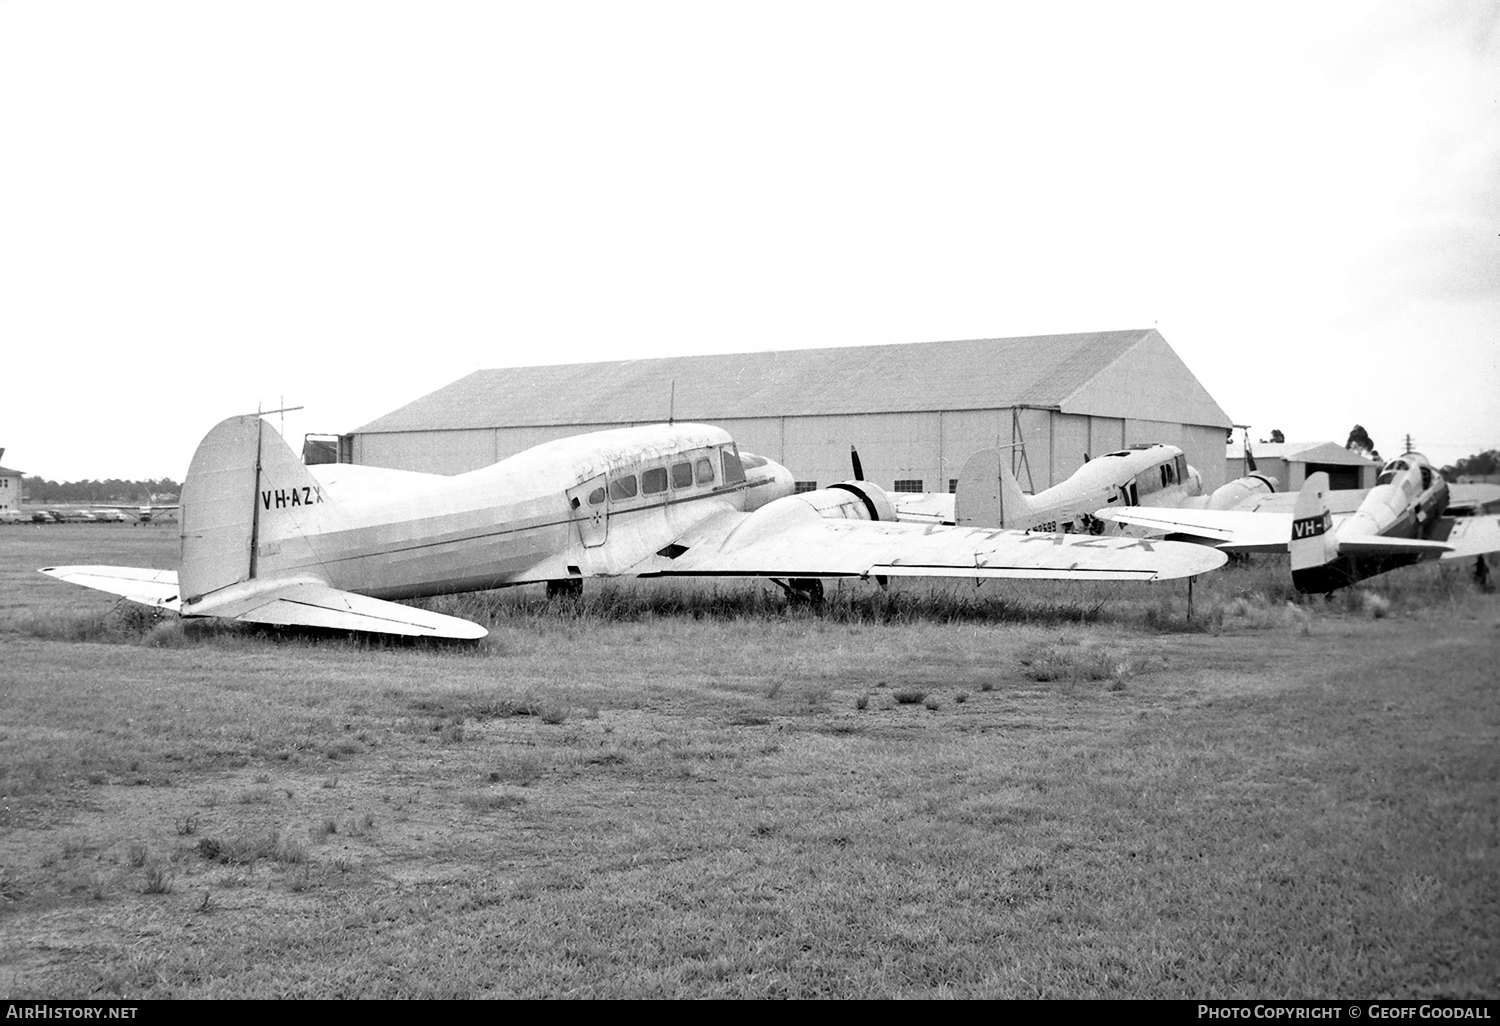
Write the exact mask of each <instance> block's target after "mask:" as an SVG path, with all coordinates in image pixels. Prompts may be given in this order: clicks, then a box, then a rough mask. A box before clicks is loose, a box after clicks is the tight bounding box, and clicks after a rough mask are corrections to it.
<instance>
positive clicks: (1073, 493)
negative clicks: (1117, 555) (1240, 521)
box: [1020, 445, 1203, 531]
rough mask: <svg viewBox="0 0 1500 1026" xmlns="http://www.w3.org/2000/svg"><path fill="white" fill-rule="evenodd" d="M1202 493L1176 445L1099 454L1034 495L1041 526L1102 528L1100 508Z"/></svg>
mask: <svg viewBox="0 0 1500 1026" xmlns="http://www.w3.org/2000/svg"><path fill="white" fill-rule="evenodd" d="M1202 494H1203V483H1202V479H1201V478H1200V477H1199V475H1198V472H1197V471H1196V470H1194V469H1193V468H1192V467H1190V466H1188V464H1187V461H1186V460H1185V459H1184V458H1183V454H1182V450H1181V449H1179V448H1177V447H1176V446H1175V445H1153V446H1149V447H1147V448H1143V449H1123V450H1121V451H1119V452H1112V453H1107V454H1105V455H1103V456H1096V457H1094V458H1093V459H1092V460H1090V461H1089V462H1087V463H1085V464H1084V465H1083V466H1081V467H1079V468H1078V469H1077V470H1076V471H1074V472H1073V475H1072V476H1071V477H1069V478H1068V479H1067V480H1066V481H1064V482H1062V483H1061V484H1059V485H1055V486H1053V487H1052V488H1049V489H1047V490H1046V491H1043V492H1040V493H1038V494H1036V495H1034V496H1031V498H1030V502H1029V506H1030V509H1031V519H1032V521H1033V522H1032V523H1031V524H1025V525H1020V526H1023V527H1025V528H1026V529H1029V530H1037V531H1056V530H1066V531H1088V530H1094V531H1098V530H1102V529H1103V527H1104V521H1100V520H1097V519H1095V518H1094V516H1093V514H1094V512H1095V511H1096V510H1100V509H1108V508H1112V507H1113V508H1119V507H1124V506H1182V505H1185V504H1187V503H1189V502H1191V501H1192V500H1194V499H1196V498H1198V497H1199V496H1201V495H1202Z"/></svg>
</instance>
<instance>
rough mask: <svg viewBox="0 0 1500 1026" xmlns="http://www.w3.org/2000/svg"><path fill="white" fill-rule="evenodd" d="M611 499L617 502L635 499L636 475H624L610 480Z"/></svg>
mask: <svg viewBox="0 0 1500 1026" xmlns="http://www.w3.org/2000/svg"><path fill="white" fill-rule="evenodd" d="M609 497H610V498H611V499H615V500H620V499H633V498H635V475H634V474H624V475H622V476H620V477H612V478H610V479H609Z"/></svg>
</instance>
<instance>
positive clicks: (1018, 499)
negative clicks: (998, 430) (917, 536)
mask: <svg viewBox="0 0 1500 1026" xmlns="http://www.w3.org/2000/svg"><path fill="white" fill-rule="evenodd" d="M953 518H954V521H955V522H956V523H957V524H958V525H959V526H960V527H986V528H996V527H1003V528H1009V529H1012V530H1024V529H1025V528H1027V527H1030V526H1032V524H1033V523H1035V521H1036V513H1035V511H1034V510H1033V509H1032V505H1031V500H1030V499H1029V498H1027V496H1026V493H1025V492H1023V491H1021V484H1020V482H1019V481H1017V480H1016V476H1015V475H1014V474H1012V473H1011V472H1010V468H1009V467H1008V466H1006V465H1005V452H1004V450H1002V449H980V450H979V451H978V452H976V453H975V454H974V455H972V456H970V457H969V458H968V459H967V460H965V461H964V467H963V470H961V471H959V474H958V493H957V494H956V495H955V496H954V497H953Z"/></svg>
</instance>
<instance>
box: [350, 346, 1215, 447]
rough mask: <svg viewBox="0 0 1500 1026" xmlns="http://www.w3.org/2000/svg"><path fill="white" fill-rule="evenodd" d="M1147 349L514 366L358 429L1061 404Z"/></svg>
mask: <svg viewBox="0 0 1500 1026" xmlns="http://www.w3.org/2000/svg"><path fill="white" fill-rule="evenodd" d="M1146 341H1151V342H1154V343H1157V344H1159V345H1161V346H1165V345H1166V343H1165V341H1164V340H1163V339H1162V338H1161V336H1160V335H1159V334H1158V333H1157V332H1156V330H1155V329H1153V328H1136V329H1132V330H1129V331H1099V332H1086V333H1081V334H1071V335H1039V336H1030V337H1026V338H988V339H969V340H964V341H954V342H914V343H905V344H899V345H881V346H851V347H847V348H839V349H798V350H785V351H780V352H768V353H733V354H727V355H719V356H679V357H665V358H660V359H652V360H621V361H616V362H608V363H577V364H559V365H554V366H545V367H507V368H501V369H496V370H481V371H475V372H474V373H473V374H470V375H469V376H468V377H465V378H461V379H460V380H458V381H455V382H454V383H453V384H451V385H448V386H446V387H444V388H440V389H438V390H437V391H436V392H433V393H431V394H429V395H426V396H423V397H422V398H421V399H418V400H416V401H415V402H413V403H410V404H408V405H406V406H403V407H401V408H400V409H398V410H396V411H394V412H392V413H389V414H387V415H385V416H384V417H380V418H378V419H376V420H374V421H371V422H370V423H368V424H366V425H364V426H363V427H361V428H358V429H356V430H357V431H358V432H360V433H378V432H393V431H435V430H459V429H471V428H492V427H542V426H549V425H568V424H622V423H642V422H651V421H664V420H666V419H667V415H668V411H669V404H670V403H671V401H672V390H673V384H674V382H675V386H676V403H675V416H676V418H677V419H678V420H685V421H706V422H709V423H712V422H714V421H718V420H727V419H739V418H748V417H779V416H812V415H819V414H825V415H828V414H858V413H870V412H877V411H878V412H914V411H930V410H983V409H1003V408H1007V407H1011V406H1019V405H1031V406H1060V405H1062V404H1063V402H1064V401H1065V400H1066V399H1067V398H1068V397H1069V396H1071V395H1072V394H1073V393H1075V392H1076V391H1078V390H1079V388H1081V387H1082V386H1083V385H1084V384H1086V383H1087V382H1089V381H1090V380H1092V379H1093V378H1094V377H1095V376H1096V375H1098V374H1099V373H1100V372H1101V371H1102V370H1104V369H1105V368H1106V367H1108V366H1110V365H1111V364H1112V363H1114V362H1115V361H1117V360H1119V359H1120V358H1121V357H1122V356H1124V355H1125V354H1126V353H1127V352H1128V351H1129V350H1130V349H1132V348H1133V347H1135V346H1136V345H1139V344H1140V343H1142V342H1146ZM1199 387H1200V389H1201V386H1199ZM1205 394H1206V393H1205ZM1220 415H1221V416H1222V412H1220ZM1225 423H1226V424H1227V423H1228V421H1227V419H1226V421H1225Z"/></svg>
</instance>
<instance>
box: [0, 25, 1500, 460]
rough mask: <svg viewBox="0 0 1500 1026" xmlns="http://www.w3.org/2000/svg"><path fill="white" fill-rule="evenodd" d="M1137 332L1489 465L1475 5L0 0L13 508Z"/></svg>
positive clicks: (1227, 405) (1493, 192) (0, 303)
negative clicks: (792, 376) (653, 382)
mask: <svg viewBox="0 0 1500 1026" xmlns="http://www.w3.org/2000/svg"><path fill="white" fill-rule="evenodd" d="M1153 325H1154V326H1155V327H1157V328H1158V329H1159V330H1160V331H1161V332H1162V334H1163V335H1164V336H1165V337H1166V339H1167V341H1168V342H1169V343H1170V344H1171V345H1172V347H1173V348H1174V349H1176V351H1177V352H1178V354H1179V355H1180V356H1181V357H1182V358H1183V359H1184V360H1185V361H1186V363H1187V364H1188V366H1189V367H1190V368H1191V369H1192V370H1193V371H1194V372H1195V373H1196V374H1197V375H1198V377H1199V378H1200V379H1201V380H1202V381H1203V383H1204V384H1205V385H1206V386H1207V388H1208V389H1209V391H1210V392H1211V393H1212V394H1213V396H1214V397H1215V398H1216V399H1217V400H1218V402H1219V404H1220V405H1221V406H1222V407H1223V408H1224V410H1225V411H1226V412H1227V413H1228V414H1229V415H1230V417H1231V418H1233V419H1234V420H1235V421H1237V422H1240V423H1249V424H1251V425H1253V426H1254V427H1253V431H1254V433H1255V436H1256V437H1266V436H1268V435H1269V433H1270V431H1271V429H1272V428H1280V429H1281V430H1282V431H1283V432H1285V434H1286V436H1287V437H1288V439H1290V440H1294V441H1296V440H1315V439H1333V440H1335V441H1338V442H1342V441H1343V440H1344V438H1345V436H1346V435H1347V434H1348V431H1349V428H1350V427H1351V426H1352V425H1353V424H1354V423H1355V422H1359V423H1362V424H1364V425H1365V427H1366V428H1368V429H1369V432H1370V434H1371V435H1372V436H1373V437H1374V440H1375V442H1376V444H1377V445H1378V446H1379V448H1380V449H1381V451H1382V452H1383V453H1384V454H1385V455H1387V456H1392V455H1395V454H1396V453H1397V452H1399V451H1400V447H1401V446H1400V437H1401V435H1403V434H1404V433H1406V432H1411V433H1412V435H1414V436H1415V438H1416V441H1417V444H1418V447H1419V448H1420V449H1422V450H1423V451H1425V452H1427V454H1428V455H1429V456H1431V457H1433V458H1434V459H1435V460H1437V461H1438V462H1440V463H1444V462H1452V461H1453V460H1454V459H1456V458H1458V457H1460V456H1464V455H1468V454H1470V453H1473V452H1477V451H1480V450H1482V449H1486V448H1492V447H1500V3H1495V2H1488V3H1485V2H1478V0H1460V2H1451V3H1442V2H1420V3H1415V2H1414V3H1390V4H1380V3H1316V4H1307V3H1300V2H1299V3H1285V4H1283V3H1264V2H1262V3H1257V4H1253V5H1246V4H1232V5H1231V4H1202V3H1192V4H1188V3H1183V4H1174V3H1131V2H1125V3H1108V4H1089V3H1077V2H1074V3H1068V4H1056V5H1045V4H1038V3H1034V2H1025V3H1015V4H1006V3H999V2H994V0H991V2H986V3H941V2H932V3H922V4H917V3H901V4H893V3H878V2H869V0H865V2H859V3H819V2H816V0H802V2H795V3H777V2H766V0H757V2H756V3H738V4H728V3H717V4H716V3H709V2H701V0H700V2H692V3H653V2H647V0H635V2H630V3H619V2H611V3H593V2H574V3H554V4H540V3H494V2H484V3H462V2H432V0H424V2H420V3H418V2H386V3H381V2H372V0H358V2H334V0H296V2H290V3H282V2H270V0H255V2H240V0H221V2H204V0H192V2H144V0H0V359H3V363H0V367H3V368H4V375H3V381H4V388H3V392H0V445H3V446H6V447H7V451H6V454H5V457H4V462H5V464H6V465H7V466H10V467H14V468H18V469H22V470H25V471H27V472H28V473H35V474H41V475H43V476H44V477H48V478H53V479H56V480H76V479H80V478H87V477H98V478H104V477H161V476H168V477H173V478H177V479H179V480H180V479H181V477H182V475H183V474H184V473H185V472H186V470H187V464H188V460H189V458H190V457H191V455H192V451H193V449H194V447H195V446H196V445H197V442H198V440H199V438H200V437H201V436H202V435H203V434H204V433H205V432H206V431H207V430H208V428H209V427H211V426H212V425H213V424H214V423H215V422H217V421H218V420H220V419H222V418H223V417H225V416H228V415H230V414H234V413H241V412H248V411H252V410H254V409H256V408H257V406H263V407H265V408H270V407H273V406H275V405H276V404H277V403H278V402H279V401H280V400H281V398H282V397H285V400H286V402H287V403H289V404H294V405H301V406H305V407H306V408H307V409H306V410H305V412H303V413H301V414H295V415H289V416H288V417H287V419H286V433H287V435H288V436H289V437H290V438H292V439H294V440H300V438H301V434H302V432H304V431H327V432H340V431H348V430H351V429H353V428H355V427H358V426H359V425H361V424H363V423H366V422H368V421H370V420H373V419H374V418H376V417H378V416H380V415H382V414H384V413H387V412H389V411H390V410H393V409H395V408H397V407H399V406H401V405H404V404H405V403H407V402H409V401H411V400H413V399H415V398H417V397H419V396H421V395H424V394H426V393H427V392H430V391H432V390H433V389H435V388H438V387H441V386H442V385H445V384H447V383H448V382H450V381H453V380H455V379H456V378H458V377H460V376H462V375H464V374H467V373H468V372H470V371H472V370H476V369H478V368H481V367H502V366H515V365H522V364H535V363H558V362H573V361H586V360H601V359H617V358H633V357H648V356H658V355H675V354H687V353H710V352H714V353H719V352H737V351H746V350H765V349H791V348H805V347H813V346H830V345H864V344H873V343H883V342H917V341H930V340H938V339H955V338H983V337H1004V336H1012V335H1026V334H1039V333H1052V332H1069V331H1092V330H1102V329H1115V328H1132V327H1142V326H1153ZM855 441H857V440H855Z"/></svg>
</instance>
